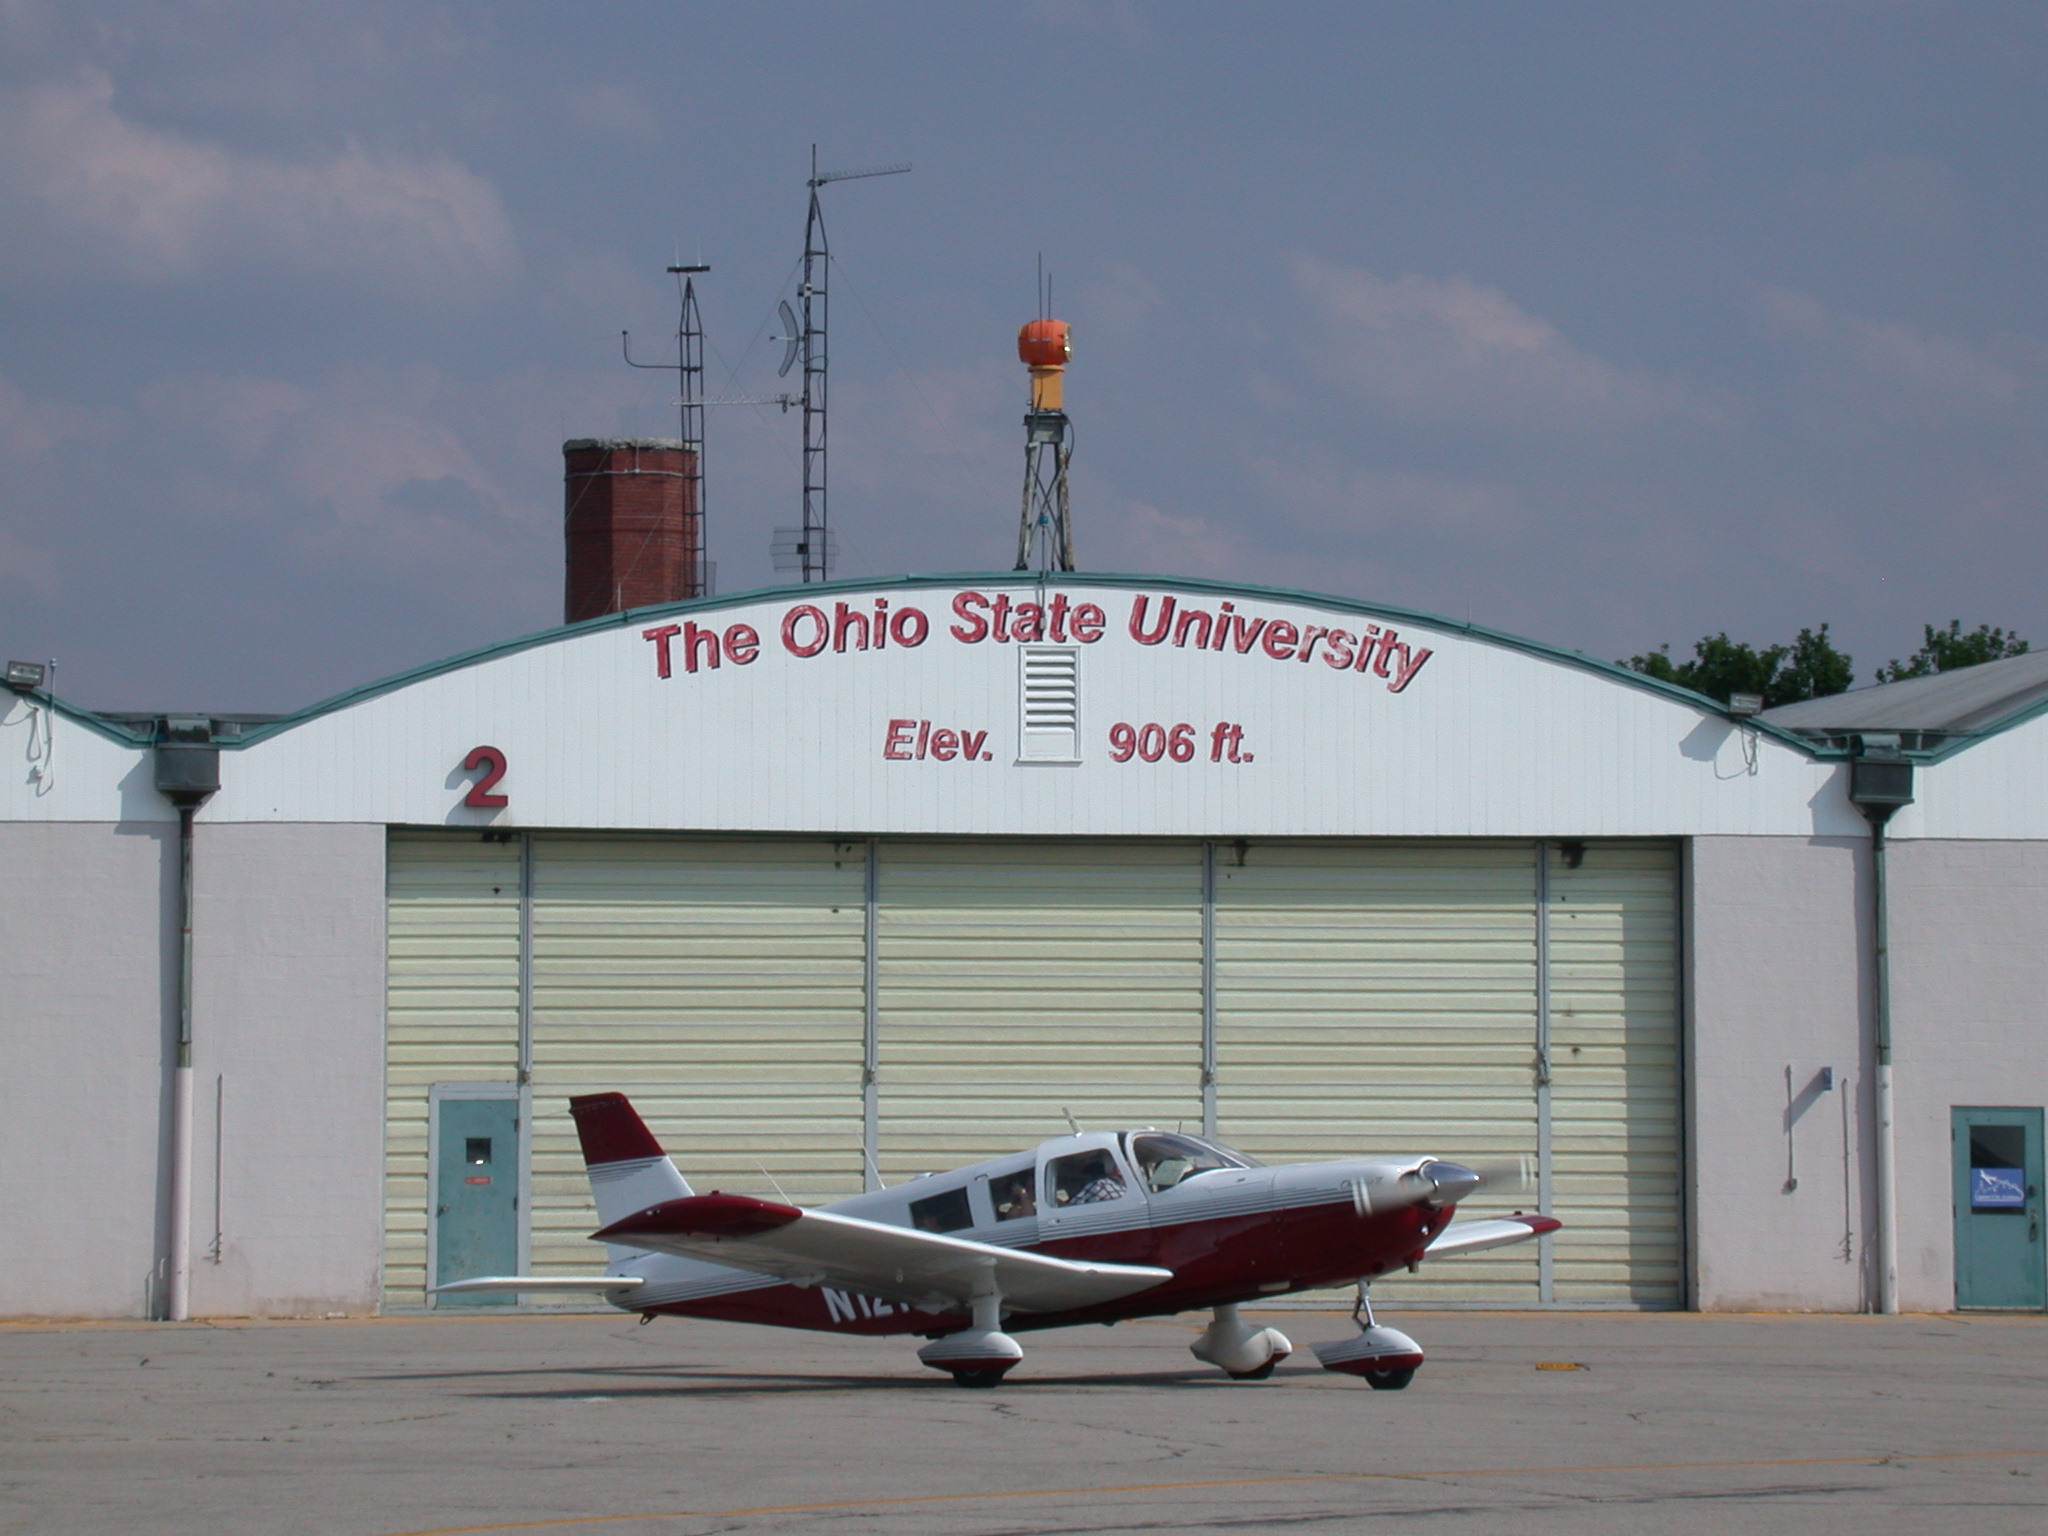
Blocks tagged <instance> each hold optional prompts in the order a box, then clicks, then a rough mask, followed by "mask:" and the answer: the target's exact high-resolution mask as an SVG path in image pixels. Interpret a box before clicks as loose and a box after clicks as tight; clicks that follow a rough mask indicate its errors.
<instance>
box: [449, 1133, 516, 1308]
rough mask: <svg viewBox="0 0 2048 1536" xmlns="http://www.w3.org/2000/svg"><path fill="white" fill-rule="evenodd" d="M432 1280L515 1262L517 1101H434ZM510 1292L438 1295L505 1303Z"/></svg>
mask: <svg viewBox="0 0 2048 1536" xmlns="http://www.w3.org/2000/svg"><path fill="white" fill-rule="evenodd" d="M434 1111H435V1113H434V1119H435V1126H434V1129H435V1141H436V1143H437V1150H436V1154H435V1164H436V1166H435V1169H434V1284H436V1285H446V1284H448V1283H449V1282H450V1281H453V1280H474V1279H476V1278H477V1277H478V1276H480V1275H510V1274H515V1273H517V1272H518V1268H519V1101H518V1100H517V1099H510V1098H506V1099H452V1098H451V1099H436V1100H435V1101H434ZM518 1299H519V1298H518V1297H517V1296H514V1295H510V1294H502V1293H490V1292H486V1293H484V1294H482V1295H473V1296H436V1297H435V1298H434V1301H435V1303H436V1304H437V1305H439V1306H444V1307H505V1306H511V1305H513V1304H515V1303H516V1302H517V1301H518Z"/></svg>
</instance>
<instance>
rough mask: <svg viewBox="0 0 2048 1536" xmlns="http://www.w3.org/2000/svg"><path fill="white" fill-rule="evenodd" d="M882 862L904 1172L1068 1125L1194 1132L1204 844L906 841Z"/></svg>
mask: <svg viewBox="0 0 2048 1536" xmlns="http://www.w3.org/2000/svg"><path fill="white" fill-rule="evenodd" d="M877 852H878V867H877V870H876V876H877V878H876V890H877V896H878V902H877V914H876V915H877V934H878V944H877V948H876V959H877V976H876V1001H877V1029H878V1038H877V1045H878V1064H879V1068H880V1082H879V1090H880V1091H879V1095H878V1109H879V1115H878V1121H879V1137H878V1143H879V1145H878V1154H879V1161H880V1163H881V1169H882V1173H883V1176H884V1177H885V1178H887V1179H888V1180H889V1181H890V1182H891V1183H893V1182H895V1181H896V1180H897V1179H899V1178H902V1177H904V1176H906V1175H911V1174H916V1173H920V1172H925V1171H931V1170H937V1169H943V1168H947V1167H951V1166H957V1165H958V1164H960V1163H963V1162H968V1161H971V1160H974V1159H978V1158H983V1157H993V1156H996V1155H998V1154H999V1153H1003V1152H1008V1151H1014V1150H1016V1149H1017V1148H1020V1147H1026V1146H1030V1145H1032V1144H1033V1143H1035V1142H1038V1141H1040V1140H1042V1139H1044V1138H1045V1137H1048V1136H1058V1135H1062V1134H1064V1133H1065V1131H1066V1129H1067V1121H1066V1112H1067V1111H1071V1112H1072V1113H1073V1115H1074V1118H1075V1119H1076V1120H1077V1121H1078V1122H1079V1123H1080V1124H1081V1125H1082V1126H1083V1128H1085V1129H1094V1130H1100V1129H1106V1128H1110V1127H1115V1126H1125V1125H1160V1126H1173V1125H1177V1124H1185V1125H1186V1126H1187V1127H1188V1128H1189V1129H1190V1130H1194V1129H1198V1128H1199V1127H1200V1125H1201V1119H1202V1094H1201V1065H1202V849H1201V846H1200V845H1199V844H1195V843H1151V842H1142V843H1141V842H1115V843H1113V842H1088V841H1078V840H1077V841H1059V842H1054V841H1043V840H1041V841H1031V842H1024V841H1018V842H1005V841H1000V840H996V839H983V840H977V841H965V840H962V841H939V840H933V841H898V840H893V839H892V840H886V841H884V842H882V843H881V844H880V845H879V848H878V850H877Z"/></svg>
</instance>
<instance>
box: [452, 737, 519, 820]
mask: <svg viewBox="0 0 2048 1536" xmlns="http://www.w3.org/2000/svg"><path fill="white" fill-rule="evenodd" d="M462 767H463V771H464V772H465V773H470V772H474V771H475V770H477V769H478V768H483V769H486V770H488V771H487V772H486V773H485V774H484V776H483V777H482V778H480V779H478V780H477V781H476V782H475V783H474V784H472V785H470V786H469V793H468V794H466V795H464V796H463V797H462V803H463V804H464V805H473V806H475V807H477V808H478V809H479V810H485V811H495V810H496V809H497V808H498V807H499V806H501V805H510V804H511V803H512V797H511V796H510V795H494V794H492V793H491V791H492V790H494V789H496V788H497V787H498V780H500V779H502V778H503V777H505V754H504V753H503V752H500V751H499V750H498V749H497V748H496V747H472V748H470V752H469V756H467V757H465V758H464V759H463V760H462Z"/></svg>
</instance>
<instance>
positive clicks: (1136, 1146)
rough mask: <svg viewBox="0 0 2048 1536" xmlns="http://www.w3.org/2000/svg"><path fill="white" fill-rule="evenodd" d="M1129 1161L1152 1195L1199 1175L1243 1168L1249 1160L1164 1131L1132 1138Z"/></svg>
mask: <svg viewBox="0 0 2048 1536" xmlns="http://www.w3.org/2000/svg"><path fill="white" fill-rule="evenodd" d="M1131 1161H1132V1162H1134V1163H1136V1164H1137V1165H1138V1176H1139V1177H1140V1178H1142V1179H1143V1180H1144V1181H1145V1185H1146V1187H1147V1188H1148V1189H1150V1190H1152V1191H1153V1193H1155V1194H1157V1193H1158V1192H1159V1191H1161V1190H1167V1189H1171V1188H1173V1186H1174V1185H1176V1184H1179V1183H1182V1182H1184V1181H1186V1180H1188V1179H1191V1178H1193V1177H1194V1176H1195V1175H1196V1174H1198V1173H1213V1172H1215V1171H1216V1170H1217V1169H1218V1168H1243V1167H1245V1166H1247V1164H1248V1159H1246V1158H1243V1157H1240V1156H1239V1155H1238V1154H1236V1153H1234V1152H1232V1151H1230V1150H1229V1149H1228V1148H1225V1147H1219V1146H1217V1145H1216V1144H1215V1143H1214V1142H1209V1141H1203V1140H1201V1139H1200V1138H1198V1137H1194V1136H1182V1135H1179V1134H1177V1133H1169V1132H1166V1131H1146V1132H1144V1133H1143V1134H1141V1135H1137V1136H1133V1137H1132V1138H1131Z"/></svg>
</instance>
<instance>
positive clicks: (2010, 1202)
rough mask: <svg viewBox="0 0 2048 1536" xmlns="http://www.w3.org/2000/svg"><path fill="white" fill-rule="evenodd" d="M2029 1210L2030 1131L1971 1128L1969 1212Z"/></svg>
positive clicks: (2018, 1127)
mask: <svg viewBox="0 0 2048 1536" xmlns="http://www.w3.org/2000/svg"><path fill="white" fill-rule="evenodd" d="M2026 1208H2027V1128H2026V1127H2025V1126H2023V1125H1973V1126H1971V1127H1970V1209H1971V1210H1973V1211H2011V1212H2013V1213H2015V1214H2023V1213H2024V1212H2025V1211H2026Z"/></svg>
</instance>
